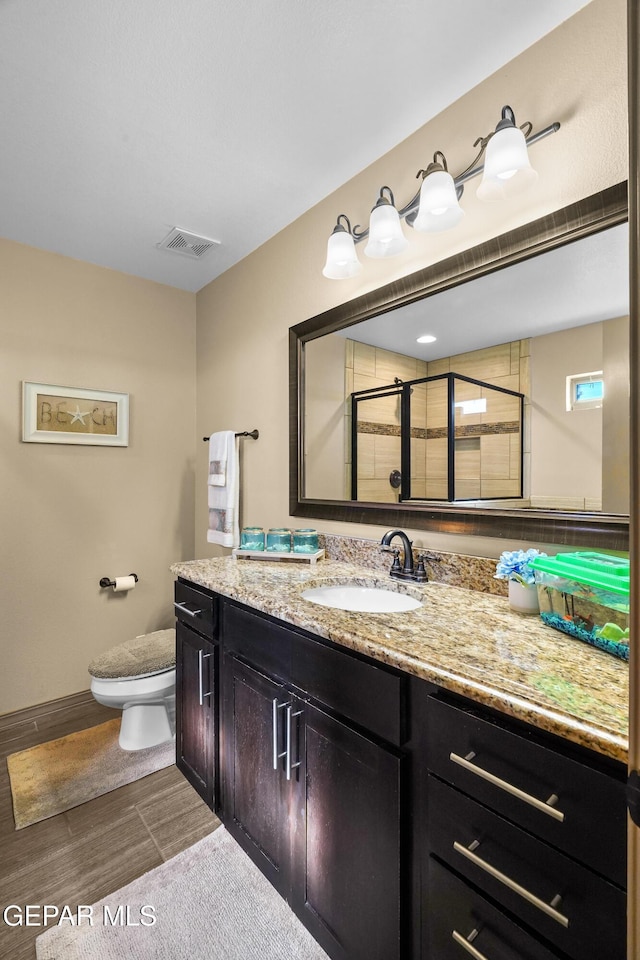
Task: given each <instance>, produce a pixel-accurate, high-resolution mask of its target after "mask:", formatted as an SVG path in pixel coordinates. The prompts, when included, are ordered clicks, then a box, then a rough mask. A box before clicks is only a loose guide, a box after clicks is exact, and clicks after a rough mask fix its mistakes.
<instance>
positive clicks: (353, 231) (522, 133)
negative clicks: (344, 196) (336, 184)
mask: <svg viewBox="0 0 640 960" xmlns="http://www.w3.org/2000/svg"><path fill="white" fill-rule="evenodd" d="M532 129H533V127H532V124H531V123H529V121H527V122H526V123H524V124H522V126H520V127H518V126H517V125H516V118H515V114H514V112H513V110H512V109H511V107H510V106H504V107H503V108H502V114H501V118H500V121H499V122H498V125H497V126H496V129H495V130H494V131H492V132H491V133H489V134H488V135H487V136H486V137H479V138H478V139H477V140H476V141H475V143H474V147H476V148H477V147H479V148H480V149H479V152H478V154H477V156H476V157H475V159H474V160H473V161H472V162H471V164H470V165H469V166H468V167H467V168H466V170H463V171H462V173H460V174H458V176H457V177H453V176H451V174H450V173H449V171H448V169H447V161H446V158H445V155H444V154H443V153H442V151H441V150H436V152H435V153H434V155H433V161H432V162H431V163H430V164H429V165H428V167H427V169H426V170H419V171H418V173H417V174H416V176H417V177H422V184H421V187H420V190H419V191H418V193H416V194H415V196H414V197H412V198H411V200H409V202H408V203H407V204H406V205H405V206H404V207H400V208H399V209H397V208H396V204H395V199H394V196H393V192H392V190H391V188H390V187H387V186H384V187H381V189H380V195H379V197H378V199H377V201H376V204H375V206H374V208H373V210H372V211H371V219H370V221H369V227H368V228H367V229H365V230H361V229H360V227H359V226H358V225H356V226H354V227H351V223H350V221H349V218H348V217H347V216H346V215H345V214H344V213H341V214H340V215H339V217H338V219H337V222H336V226H335V227H334V229H333V233H332V234H331V236H330V237H329V242H328V244H327V260H326V263H325V265H324V269H323V271H322V272H323V274H324V276H325V277H329V278H330V279H332V280H342V279H345V278H346V277H354V276H355V275H356V274H357V273H359V272H360V270H361V269H362V265H361V263H360V261H359V260H358V255H357V253H356V249H355V245H356V243H360V241H361V240H366V239H367V238H368V243H367V245H366V247H365V250H364V252H365V254H366V255H367V256H368V257H374V258H376V259H379V258H383V257H393V256H395V255H396V254H398V253H401V252H402V251H403V250H405V249H406V247H407V246H408V240H407V238H406V236H405V234H404V232H403V229H402V223H401V221H402V220H406V222H407V223H408V224H409V226H411V227H413V229H414V230H419V231H427V232H432V233H435V232H440V231H443V230H449V229H452V228H453V227H455V226H457V224H458V223H459V222H460V221H461V220H462V217H463V216H464V211H463V210H462V209H461V208H460V204H459V201H460V198H461V196H462V193H463V190H464V184H465V183H466V182H467V181H468V180H471V179H472V178H473V177H479V176H480V175H481V174H482V182H481V183H480V186H479V187H478V190H477V196H478V198H479V199H480V200H488V201H494V200H502V199H509V198H511V197H513V196H515V195H516V194H518V193H520V192H522V191H523V190H526V189H527V188H528V187H529V186H531V185H532V184H533V183H535V181H536V180H537V178H538V175H537V173H536V172H535V170H534V169H533V168H532V166H531V163H530V161H529V155H528V149H527V148H528V147H529V146H530V145H531V144H532V143H536V142H537V141H538V140H542V139H543V137H548V136H549V135H550V134H552V133H557V131H558V130H559V129H560V124H559V123H558V122H555V123H552V124H550V125H549V126H548V127H545V128H544V129H543V130H540V131H539V132H538V133H534V134H532V132H531V131H532ZM483 157H484V160H483ZM481 161H482V162H481ZM345 223H346V226H345V225H344V224H345Z"/></svg>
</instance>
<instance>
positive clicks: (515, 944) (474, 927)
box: [426, 858, 556, 960]
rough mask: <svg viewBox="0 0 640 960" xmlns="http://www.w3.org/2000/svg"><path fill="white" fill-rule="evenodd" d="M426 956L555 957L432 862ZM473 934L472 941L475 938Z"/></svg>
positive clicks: (470, 959)
mask: <svg viewBox="0 0 640 960" xmlns="http://www.w3.org/2000/svg"><path fill="white" fill-rule="evenodd" d="M428 890H429V899H428V902H427V916H428V921H427V922H428V933H427V938H426V940H427V944H428V949H427V954H426V955H427V956H428V957H433V958H434V960H479V958H483V960H514V957H517V958H518V960H556V954H555V953H551V952H550V951H549V950H547V948H546V947H544V946H542V944H540V943H539V942H538V941H537V940H535V939H534V938H533V937H532V936H531V935H530V934H529V933H527V932H526V931H525V930H523V929H522V928H521V927H519V926H518V925H517V924H515V923H513V922H512V921H511V920H509V919H508V918H507V917H506V916H505V915H504V914H502V913H500V911H499V910H496V908H495V907H493V906H492V905H491V904H490V903H488V902H487V901H486V900H485V899H484V897H482V896H480V894H479V893H477V892H476V891H475V890H474V889H473V888H472V887H470V886H468V885H467V884H466V883H463V881H462V880H460V879H458V877H456V876H454V875H453V874H452V873H451V871H450V870H447V869H446V867H443V866H442V865H441V864H440V863H438V862H437V861H436V860H434V859H433V858H431V859H430V861H429V887H428ZM473 931H476V935H475V936H474V935H473Z"/></svg>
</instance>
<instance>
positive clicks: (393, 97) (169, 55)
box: [0, 0, 586, 291]
mask: <svg viewBox="0 0 640 960" xmlns="http://www.w3.org/2000/svg"><path fill="white" fill-rule="evenodd" d="M585 5H586V0H562V2H561V3H558V2H557V0H536V2H535V3H532V2H531V0H485V2H483V3H469V2H468V0H447V2H446V3H443V2H442V0H396V2H394V3H389V2H388V0H348V2H345V0H320V2H315V3H314V2H311V0H227V2H225V3H222V2H220V0H182V2H180V0H178V2H176V0H135V2H132V0H108V2H100V0H55V2H53V3H52V2H51V0H0V38H1V39H0V43H1V49H2V56H1V57H0V115H1V117H2V147H1V149H0V236H3V237H6V238H8V239H11V240H17V241H19V242H22V243H27V244H31V245H33V246H36V247H41V248H43V249H46V250H52V251H55V252H57V253H62V254H65V255H67V256H71V257H76V258H79V259H82V260H87V261H90V262H92V263H97V264H100V265H103V266H106V267H111V268H114V269H117V270H122V271H125V272H127V273H131V274H135V275H137V276H141V277H146V278H148V279H151V280H158V281H161V282H163V283H168V284H171V285H173V286H176V287H181V288H183V289H186V290H192V291H195V290H198V289H200V288H201V287H202V286H204V285H205V284H206V283H208V282H209V281H211V280H212V279H213V278H214V277H216V276H218V275H219V274H220V273H222V272H223V271H225V270H227V269H228V268H229V267H230V266H232V264H234V263H236V262H237V261H238V260H240V259H242V258H243V257H245V256H246V255H247V254H249V253H250V252H251V251H252V250H254V249H256V247H258V246H259V245H260V244H262V243H264V242H265V241H266V240H268V239H269V238H270V237H271V236H273V235H274V234H275V233H277V232H278V231H279V230H281V229H282V228H283V227H285V226H286V225H287V224H288V223H290V222H291V221H293V220H295V219H296V218H297V217H298V216H300V215H301V214H302V213H304V212H305V211H306V210H308V209H309V208H310V207H311V206H313V205H314V204H315V203H317V202H318V201H319V200H321V199H322V198H323V197H325V196H326V195H327V194H329V193H331V192H332V191H333V190H335V189H336V188H337V187H338V186H340V185H341V184H342V183H344V182H345V181H346V180H348V179H349V178H350V177H352V176H354V175H355V174H356V173H358V172H359V171H360V170H362V169H363V168H364V167H366V166H368V165H369V164H370V163H371V162H372V161H374V160H375V159H377V158H378V157H379V156H381V155H382V154H384V153H385V152H387V151H388V150H389V149H391V148H392V147H393V146H395V145H396V144H397V143H399V142H400V141H401V140H402V139H404V138H405V137H407V136H408V135H409V134H410V133H412V132H413V131H414V130H416V129H418V128H419V127H420V126H422V125H423V124H424V123H426V122H427V121H428V120H429V119H430V118H431V117H433V116H435V115H436V114H437V113H439V112H440V111H441V110H442V109H444V108H445V107H446V106H447V105H448V104H449V103H451V102H453V101H454V100H456V99H457V98H458V97H460V96H461V95H462V94H464V93H465V92H466V91H467V90H469V89H470V88H471V87H473V86H475V85H476V84H478V83H479V82H480V81H481V80H483V79H484V78H485V77H486V76H488V75H490V74H491V73H493V72H494V71H495V70H497V69H498V68H499V67H501V66H502V65H503V64H504V63H506V62H508V61H509V60H511V59H512V58H513V57H515V56H516V55H517V54H519V53H520V52H521V51H522V50H524V49H525V48H526V47H528V46H530V45H531V44H532V43H534V42H535V41H536V40H538V39H539V38H540V37H541V36H543V35H544V34H545V33H547V32H549V31H550V30H551V29H553V28H554V27H555V26H557V24H558V23H560V22H562V21H563V20H565V19H567V18H568V17H570V16H571V15H572V14H573V13H575V12H576V11H577V10H578V9H580V8H581V7H583V6H585ZM434 80H435V81H436V82H434ZM174 226H178V227H181V228H182V229H184V230H188V231H190V232H193V233H196V234H200V235H204V236H205V237H209V238H211V239H214V240H219V241H220V246H219V247H216V248H214V249H213V250H212V251H211V252H210V253H208V254H207V255H206V256H205V257H204V258H203V259H202V260H201V261H191V260H188V259H186V258H184V257H180V256H177V255H175V254H170V253H166V252H164V251H160V250H157V249H156V247H155V244H156V243H158V242H159V241H160V240H162V238H163V237H164V236H165V234H166V233H167V232H168V231H169V230H170V228H171V227H174Z"/></svg>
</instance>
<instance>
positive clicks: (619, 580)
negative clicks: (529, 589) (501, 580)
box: [529, 551, 629, 660]
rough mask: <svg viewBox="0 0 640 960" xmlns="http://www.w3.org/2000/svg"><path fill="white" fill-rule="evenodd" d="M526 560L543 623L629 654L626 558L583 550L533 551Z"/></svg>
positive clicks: (626, 656) (620, 654)
mask: <svg viewBox="0 0 640 960" xmlns="http://www.w3.org/2000/svg"><path fill="white" fill-rule="evenodd" d="M529 565H530V566H531V568H532V570H533V571H534V576H535V578H536V586H537V588H538V602H539V604H540V616H541V617H542V619H543V620H544V622H545V623H547V624H548V625H549V626H551V627H554V628H555V629H556V630H561V631H562V632H563V633H568V634H569V635H570V636H572V637H576V638H577V639H579V640H584V641H585V642H586V643H590V644H591V645H592V646H595V647H598V648H599V649H601V650H605V651H606V652H607V653H612V654H613V655H614V656H616V657H621V658H622V659H623V660H628V659H629V561H628V560H627V559H624V558H622V557H613V556H609V555H608V554H604V553H590V552H586V551H585V552H578V553H559V554H558V555H557V556H555V557H534V559H533V560H531V561H530V562H529Z"/></svg>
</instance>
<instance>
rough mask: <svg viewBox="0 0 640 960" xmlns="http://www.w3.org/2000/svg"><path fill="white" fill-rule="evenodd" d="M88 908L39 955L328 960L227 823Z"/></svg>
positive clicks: (39, 947) (55, 931) (42, 942)
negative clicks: (236, 839)
mask: <svg viewBox="0 0 640 960" xmlns="http://www.w3.org/2000/svg"><path fill="white" fill-rule="evenodd" d="M72 909H73V908H72ZM83 910H84V914H80V915H79V918H78V923H77V925H71V923H69V922H67V921H65V922H64V923H61V924H59V925H56V926H52V927H51V928H50V929H49V930H47V932H46V933H43V934H41V935H40V936H39V937H38V939H37V940H36V954H37V957H38V960H63V958H64V960H122V958H123V957H126V958H127V960H151V958H153V960H329V958H328V957H327V955H326V953H325V952H324V951H323V950H322V949H321V948H320V947H319V946H318V944H317V943H316V942H315V940H314V939H313V938H312V936H311V934H310V933H309V932H308V931H307V930H306V929H305V928H304V927H303V926H302V924H301V923H300V921H299V920H298V918H297V917H296V916H295V914H294V913H293V912H292V910H291V909H290V908H289V906H288V905H287V904H286V903H285V901H284V900H283V899H282V897H280V896H279V894H277V893H276V891H275V890H274V889H273V887H272V886H271V884H270V883H269V881H268V880H267V878H266V877H264V876H263V875H262V874H261V873H260V871H259V870H258V868H257V867H256V865H255V864H254V863H253V861H252V860H250V858H249V857H248V856H247V854H246V853H245V852H244V851H243V850H242V849H241V848H240V846H239V845H238V844H237V843H236V841H235V840H233V839H232V837H231V836H230V835H229V834H228V833H227V831H226V830H225V829H224V827H218V829H217V830H216V831H214V833H211V834H209V836H208V837H205V838H204V840H200V842H199V843H196V844H194V846H192V847H189V848H188V849H187V850H184V851H183V852H182V853H179V854H178V856H177V857H173V858H172V859H171V860H168V861H167V862H166V863H163V864H161V866H159V867H156V868H155V870H151V871H150V872H149V873H145V874H144V876H142V877H139V878H138V879H137V880H134V881H133V883H130V884H128V885H127V886H126V887H123V888H122V889H121V890H117V891H116V892H115V893H112V894H111V895H110V896H108V897H105V899H104V900H100V902H99V903H96V904H94V905H93V906H92V907H83ZM74 912H75V911H74Z"/></svg>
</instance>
